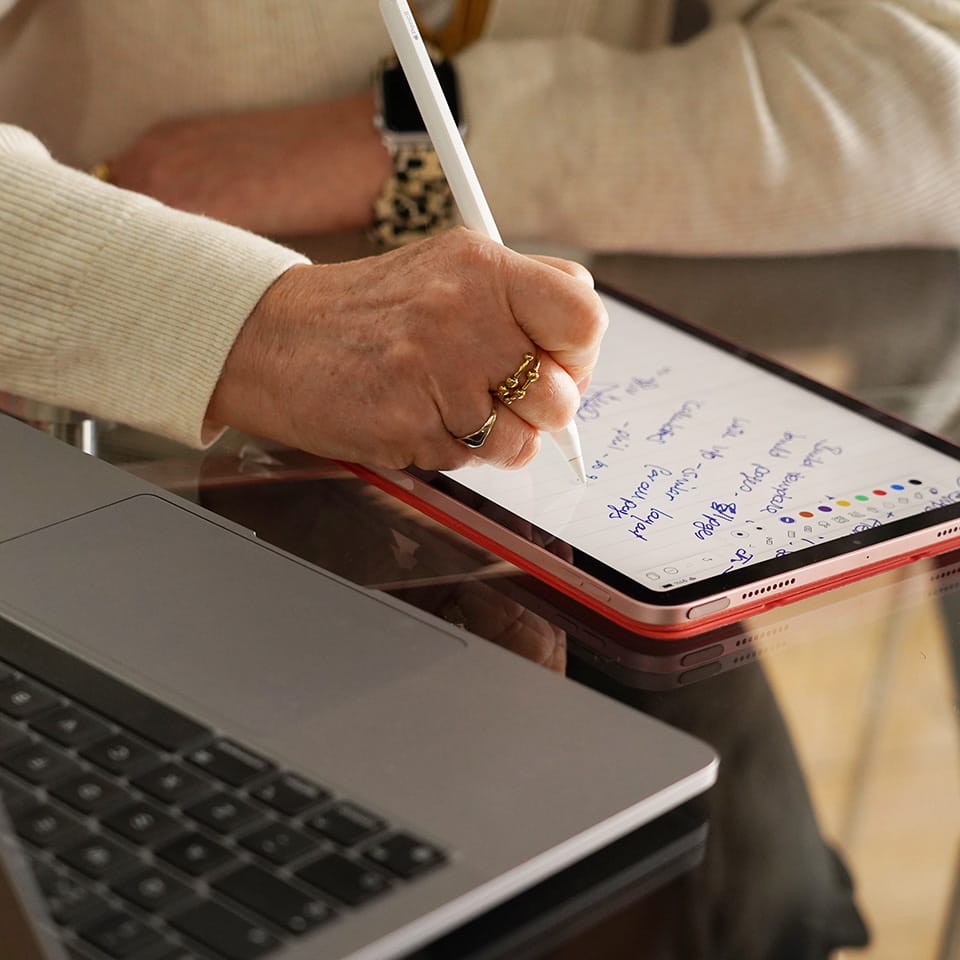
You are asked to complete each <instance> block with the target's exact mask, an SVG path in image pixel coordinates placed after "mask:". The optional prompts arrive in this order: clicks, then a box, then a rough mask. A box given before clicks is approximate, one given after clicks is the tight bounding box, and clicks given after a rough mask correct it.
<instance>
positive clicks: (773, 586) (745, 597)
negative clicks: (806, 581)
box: [740, 577, 797, 600]
mask: <svg viewBox="0 0 960 960" xmlns="http://www.w3.org/2000/svg"><path fill="white" fill-rule="evenodd" d="M796 582H797V578H796V577H791V578H790V579H789V580H781V581H780V582H779V583H771V584H768V585H767V586H765V587H758V588H757V589H756V590H750V591H749V592H747V593H742V594H740V599H741V600H749V599H750V598H751V597H759V596H760V595H761V594H763V593H772V592H773V591H774V590H782V589H783V588H784V587H789V586H791V585H792V584H794V583H796Z"/></svg>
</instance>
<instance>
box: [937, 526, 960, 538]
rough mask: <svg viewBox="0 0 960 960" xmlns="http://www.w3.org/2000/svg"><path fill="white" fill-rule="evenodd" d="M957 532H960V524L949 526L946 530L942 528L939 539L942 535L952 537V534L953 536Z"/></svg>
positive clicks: (938, 535)
mask: <svg viewBox="0 0 960 960" xmlns="http://www.w3.org/2000/svg"><path fill="white" fill-rule="evenodd" d="M955 533H960V524H958V525H957V526H955V527H947V529H946V530H941V531H940V532H939V533H938V534H937V539H938V540H939V539H940V537H950V536H952V535H953V534H955Z"/></svg>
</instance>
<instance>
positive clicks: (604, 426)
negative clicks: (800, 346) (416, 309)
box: [361, 290, 960, 637]
mask: <svg viewBox="0 0 960 960" xmlns="http://www.w3.org/2000/svg"><path fill="white" fill-rule="evenodd" d="M601 296H602V297H603V299H604V302H605V304H606V307H607V310H608V312H609V315H610V326H609V329H608V332H607V335H606V338H605V339H604V343H603V347H602V350H601V356H600V360H599V363H598V365H597V368H596V370H595V372H594V376H593V380H592V382H591V385H590V387H589V389H588V390H587V391H586V393H585V394H584V396H583V400H582V402H581V405H580V409H579V410H578V412H577V418H576V422H577V426H578V428H579V431H580V437H581V441H582V444H583V451H584V457H585V460H586V464H587V473H588V482H587V483H586V484H585V485H584V484H582V483H580V482H579V481H577V480H576V479H575V478H574V476H573V474H572V472H571V470H570V467H569V465H568V464H566V463H565V462H564V460H563V458H562V456H561V454H560V452H559V451H558V449H557V448H556V446H555V445H554V444H552V443H550V442H549V441H548V440H546V439H545V441H544V443H543V447H542V450H541V452H540V454H539V455H538V456H537V458H536V459H535V460H534V462H533V463H532V464H530V465H529V466H527V467H525V468H524V469H522V470H519V471H502V470H497V469H495V468H492V467H486V466H482V467H471V468H466V469H463V470H457V471H453V472H450V473H428V472H424V471H419V470H415V469H410V470H407V471H403V472H395V471H389V472H382V473H377V474H370V473H369V472H368V471H361V472H363V473H364V475H365V476H368V477H370V479H372V480H374V482H376V483H378V484H380V485H381V486H384V487H386V488H387V489H389V490H390V491H391V492H393V493H395V494H396V495H397V496H399V497H402V498H403V499H405V500H407V501H408V502H410V503H413V504H415V505H417V506H418V507H420V508H421V509H422V510H424V511H425V512H427V513H428V514H430V515H431V516H433V517H435V518H437V519H439V520H441V521H442V522H443V523H445V524H447V525H449V526H452V527H453V528H454V529H457V530H459V531H460V532H461V533H463V534H465V535H466V536H468V537H470V538H471V539H473V540H474V541H476V542H478V543H479V544H481V545H482V546H484V547H486V548H488V549H489V550H492V551H494V552H496V553H498V554H499V555H501V556H503V557H504V558H506V559H508V560H510V561H512V562H513V563H515V564H516V565H517V566H519V567H521V568H522V569H524V570H527V571H528V572H530V573H532V574H534V575H535V576H537V577H539V578H541V579H543V580H544V581H546V582H548V583H550V584H551V585H553V586H554V587H557V588H559V589H561V590H563V591H564V592H566V593H567V594H569V595H570V596H571V597H573V598H575V599H576V600H578V601H579V602H581V603H583V604H586V605H588V606H590V607H592V608H593V609H595V610H597V611H598V612H600V613H602V614H603V615H604V616H606V617H608V618H610V619H612V620H614V621H616V622H618V623H620V624H621V625H624V626H627V627H629V628H631V629H635V630H641V631H643V632H645V633H647V634H650V635H654V636H659V637H680V636H687V635H690V634H692V633H695V632H701V631H703V630H705V629H707V628H712V627H716V626H719V625H721V624H723V623H729V622H733V621H735V620H738V619H740V618H742V617H744V616H748V615H752V614H755V613H757V612H759V611H760V610H762V609H764V608H766V607H770V606H773V605H775V604H778V603H782V602H785V601H787V600H791V599H795V598H798V597H801V596H806V595H809V594H811V593H815V592H817V591H821V590H824V589H827V588H829V587H831V586H834V585H837V584H839V583H843V582H846V581H849V580H853V579H856V578H859V577H862V576H866V575H868V574H871V573H874V572H877V571H879V570H883V569H887V568H889V567H892V566H895V565H898V564H901V563H906V562H908V561H910V560H913V559H915V558H918V557H922V556H928V555H932V554H935V553H940V552H943V551H945V550H947V549H950V548H951V547H954V546H957V545H958V543H960V448H958V447H957V446H955V445H954V444H952V443H949V442H948V441H946V440H943V439H940V438H938V437H934V436H932V435H930V434H928V433H925V432H924V431H922V430H920V429H918V428H916V427H914V426H911V425H909V424H907V423H904V422H903V421H900V420H898V419H896V418H895V417H892V416H890V415H888V414H885V413H882V412H880V411H878V410H875V409H873V408H870V407H868V406H866V405H864V404H863V403H861V402H860V401H858V400H856V399H854V398H852V397H849V396H846V395H844V394H842V393H839V392H838V391H836V390H833V389H830V388H828V387H825V386H823V385H822V384H819V383H817V382H815V381H813V380H811V379H809V378H807V377H805V376H803V375H802V374H800V373H797V372H796V371H793V370H790V369H787V368H786V367H783V366H781V365H779V364H777V363H775V362H773V361H771V360H769V359H766V358H763V357H760V356H757V355H755V354H752V353H750V352H749V351H747V350H744V349H742V348H741V347H738V346H736V345H734V344H731V343H729V342H727V341H725V340H723V339H722V338H720V337H717V336H716V335H714V334H712V333H708V332H706V331H704V330H701V329H699V328H697V327H694V326H693V325H691V324H689V323H685V322H683V321H681V320H678V319H676V318H673V317H670V316H668V315H666V314H664V313H662V312H660V311H659V310H656V309H654V308H652V307H650V306H647V305H642V304H640V303H637V302H634V301H632V300H630V299H628V298H625V297H623V296H622V295H619V294H616V293H614V292H612V291H608V290H605V291H601ZM771 322H775V321H774V320H772V321H771Z"/></svg>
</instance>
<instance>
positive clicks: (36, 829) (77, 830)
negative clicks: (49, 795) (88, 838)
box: [13, 803, 82, 848]
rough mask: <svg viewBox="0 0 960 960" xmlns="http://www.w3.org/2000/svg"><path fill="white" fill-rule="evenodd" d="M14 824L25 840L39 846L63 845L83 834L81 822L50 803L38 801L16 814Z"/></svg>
mask: <svg viewBox="0 0 960 960" xmlns="http://www.w3.org/2000/svg"><path fill="white" fill-rule="evenodd" d="M13 825H14V827H15V828H16V831H17V833H18V834H19V835H20V836H21V837H23V839H24V840H29V841H30V842H31V843H33V844H36V845H37V846H38V847H43V848H46V847H53V846H58V847H59V846H62V845H63V844H65V843H67V842H69V840H70V839H71V838H72V837H74V836H77V837H79V836H81V835H82V828H81V826H80V823H79V822H78V821H77V820H75V819H74V818H73V817H71V816H70V815H69V814H68V813H66V812H65V811H63V810H60V809H59V808H57V807H55V806H53V804H50V803H38V804H37V805H36V806H33V807H28V808H27V809H26V810H22V811H20V812H19V813H17V814H16V816H15V817H14V819H13Z"/></svg>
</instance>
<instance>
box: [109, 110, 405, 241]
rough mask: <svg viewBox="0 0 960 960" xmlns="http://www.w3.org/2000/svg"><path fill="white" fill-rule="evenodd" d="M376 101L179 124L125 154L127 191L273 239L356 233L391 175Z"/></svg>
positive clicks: (165, 126)
mask: <svg viewBox="0 0 960 960" xmlns="http://www.w3.org/2000/svg"><path fill="white" fill-rule="evenodd" d="M373 112H374V107H373V97H372V95H371V94H362V95H358V96H353V97H348V98H345V99H343V100H334V101H328V102H326V103H319V104H313V105H309V106H303V107H292V108H288V109H281V110H263V111H256V112H249V113H239V114H235V115H229V116H214V117H198V118H191V119H186V120H173V121H168V122H166V123H162V124H159V125H158V126H156V127H153V128H151V129H150V130H148V131H147V132H146V133H145V134H144V135H143V136H142V137H141V138H140V140H139V141H137V142H136V143H135V144H133V146H131V147H130V148H129V149H127V150H125V151H124V152H123V153H121V154H120V155H119V156H116V157H111V158H109V159H110V172H111V179H112V181H113V182H114V183H116V184H117V186H119V187H123V188H124V189H127V190H136V191H137V192H139V193H145V194H147V195H148V196H151V197H155V198H156V199H157V200H160V201H162V202H163V203H165V204H167V205H168V206H171V207H176V208H177V209H180V210H186V211H188V212H190V213H202V214H205V215H206V216H208V217H214V218H216V219H217V220H223V221H224V222H225V223H231V224H233V225H234V226H237V227H243V228H245V229H247V230H253V231H254V232H256V233H262V234H267V235H270V236H297V235H303V234H319V233H327V232H330V231H334V230H346V229H354V228H358V227H362V226H366V225H367V224H369V223H370V221H371V216H372V210H373V204H374V201H375V200H376V198H377V195H378V193H379V191H380V188H381V186H382V184H383V183H384V182H385V181H386V179H387V178H388V177H389V175H390V169H391V166H390V159H389V156H388V154H387V151H386V150H385V149H384V147H383V145H382V143H381V142H380V137H379V135H378V133H377V132H376V130H375V129H374V127H373Z"/></svg>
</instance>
